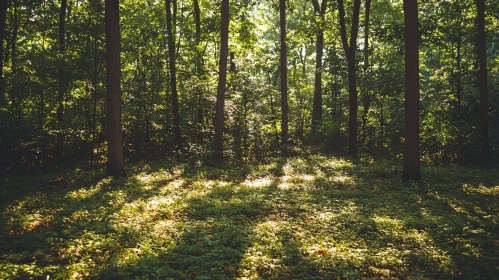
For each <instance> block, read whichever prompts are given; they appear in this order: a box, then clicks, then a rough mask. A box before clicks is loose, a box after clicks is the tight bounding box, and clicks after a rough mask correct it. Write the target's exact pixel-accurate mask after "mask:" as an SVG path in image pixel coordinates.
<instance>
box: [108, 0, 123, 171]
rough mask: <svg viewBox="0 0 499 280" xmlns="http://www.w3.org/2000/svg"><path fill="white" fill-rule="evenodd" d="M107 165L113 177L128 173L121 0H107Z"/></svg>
mask: <svg viewBox="0 0 499 280" xmlns="http://www.w3.org/2000/svg"><path fill="white" fill-rule="evenodd" d="M105 21H106V87H107V94H106V95H107V112H106V118H107V141H108V144H107V165H106V172H107V173H108V174H109V175H111V176H122V175H124V173H125V164H124V159H123V140H122V129H121V67H120V14H119V0H106V12H105Z"/></svg>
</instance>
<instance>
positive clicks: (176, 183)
mask: <svg viewBox="0 0 499 280" xmlns="http://www.w3.org/2000/svg"><path fill="white" fill-rule="evenodd" d="M184 183H185V180H184V179H179V180H175V181H173V182H170V183H168V185H167V187H169V188H172V189H178V188H180V187H182V186H183V185H184Z"/></svg>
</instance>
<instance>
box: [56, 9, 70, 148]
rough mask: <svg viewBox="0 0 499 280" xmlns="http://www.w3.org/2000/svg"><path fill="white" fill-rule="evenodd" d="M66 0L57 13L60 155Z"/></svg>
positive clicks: (62, 127)
mask: <svg viewBox="0 0 499 280" xmlns="http://www.w3.org/2000/svg"><path fill="white" fill-rule="evenodd" d="M67 3H68V1H67V0H62V2H61V10H60V13H59V55H60V61H59V63H60V64H59V89H58V90H59V95H58V98H57V101H58V106H57V129H58V132H57V145H56V146H57V154H58V155H59V156H61V155H62V153H63V152H62V150H63V146H64V134H63V130H64V92H65V90H66V81H65V76H66V73H65V69H64V64H65V59H64V53H65V47H66V36H65V25H66V9H67Z"/></svg>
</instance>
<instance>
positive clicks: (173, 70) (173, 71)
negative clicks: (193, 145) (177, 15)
mask: <svg viewBox="0 0 499 280" xmlns="http://www.w3.org/2000/svg"><path fill="white" fill-rule="evenodd" d="M165 4H166V29H167V33H168V55H169V61H168V62H169V67H170V87H171V90H172V111H173V112H172V113H173V125H174V126H175V144H176V145H177V148H180V146H181V144H182V135H181V131H180V114H179V111H178V93H177V66H176V64H175V59H176V56H175V38H174V35H173V24H172V20H173V19H172V10H171V8H172V7H171V0H165ZM174 8H175V7H174ZM173 23H174V22H173Z"/></svg>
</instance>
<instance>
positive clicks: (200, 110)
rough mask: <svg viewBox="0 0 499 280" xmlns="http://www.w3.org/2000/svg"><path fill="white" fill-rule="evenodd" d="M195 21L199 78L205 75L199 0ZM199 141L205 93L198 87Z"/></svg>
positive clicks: (195, 10)
mask: <svg viewBox="0 0 499 280" xmlns="http://www.w3.org/2000/svg"><path fill="white" fill-rule="evenodd" d="M194 21H195V22H196V60H195V64H196V73H197V76H198V79H201V78H202V76H203V62H202V61H203V55H202V52H201V10H200V8H199V0H194ZM197 106H198V112H197V118H198V119H197V121H198V141H199V143H201V142H202V141H203V93H202V91H201V89H198V104H197Z"/></svg>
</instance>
